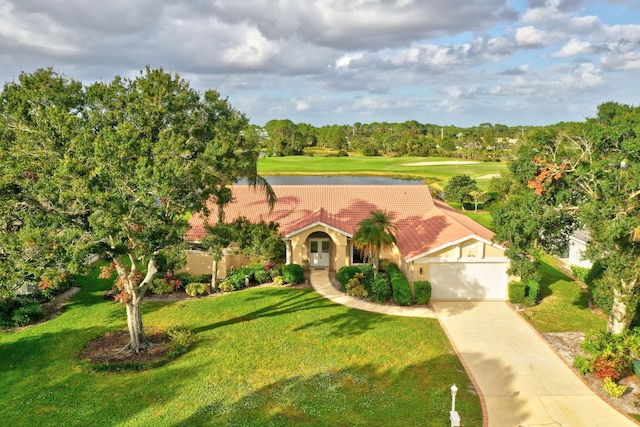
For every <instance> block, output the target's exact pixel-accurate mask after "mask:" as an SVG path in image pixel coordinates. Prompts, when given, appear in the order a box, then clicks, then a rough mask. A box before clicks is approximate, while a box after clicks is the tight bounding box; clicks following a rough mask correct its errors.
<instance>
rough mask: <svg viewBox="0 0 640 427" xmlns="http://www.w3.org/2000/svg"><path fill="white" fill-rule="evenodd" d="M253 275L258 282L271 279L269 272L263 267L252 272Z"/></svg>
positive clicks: (265, 281)
mask: <svg viewBox="0 0 640 427" xmlns="http://www.w3.org/2000/svg"><path fill="white" fill-rule="evenodd" d="M253 277H255V279H256V282H258V283H267V282H270V281H271V274H269V272H268V271H267V270H265V269H264V268H263V269H262V270H256V271H255V272H254V273H253Z"/></svg>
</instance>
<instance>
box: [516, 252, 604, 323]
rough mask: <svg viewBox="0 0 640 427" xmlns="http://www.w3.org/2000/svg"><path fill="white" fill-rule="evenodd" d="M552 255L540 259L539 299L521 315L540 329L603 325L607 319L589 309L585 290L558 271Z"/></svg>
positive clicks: (556, 262) (557, 265)
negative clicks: (540, 298)
mask: <svg viewBox="0 0 640 427" xmlns="http://www.w3.org/2000/svg"><path fill="white" fill-rule="evenodd" d="M560 269H561V267H560V266H559V261H557V260H556V259H555V258H554V257H552V256H545V257H543V258H542V259H541V265H540V272H541V273H542V280H541V282H540V293H541V296H542V300H541V301H540V303H539V304H538V305H536V306H534V307H528V308H526V309H525V311H524V312H523V315H524V316H525V317H526V318H527V319H528V320H529V322H530V323H531V324H532V325H533V327H534V328H536V329H537V330H538V331H539V332H566V331H584V332H587V331H595V330H603V329H605V327H606V323H607V321H606V319H605V318H603V317H600V316H598V315H596V314H595V313H594V312H592V311H591V310H590V309H589V306H588V294H587V291H586V290H584V289H582V288H581V287H580V286H579V285H578V283H576V282H575V281H574V280H573V279H572V278H571V277H569V276H568V275H567V274H565V273H562V272H561V271H560Z"/></svg>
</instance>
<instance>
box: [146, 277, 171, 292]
mask: <svg viewBox="0 0 640 427" xmlns="http://www.w3.org/2000/svg"><path fill="white" fill-rule="evenodd" d="M149 289H150V290H151V292H153V293H154V294H156V295H165V294H170V293H171V292H173V282H171V281H168V280H165V279H164V278H157V279H153V282H151V284H150V285H149Z"/></svg>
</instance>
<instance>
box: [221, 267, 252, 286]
mask: <svg viewBox="0 0 640 427" xmlns="http://www.w3.org/2000/svg"><path fill="white" fill-rule="evenodd" d="M252 277H253V271H252V270H251V269H250V268H248V267H240V268H238V269H237V270H235V271H233V272H232V273H229V274H228V275H227V279H226V280H227V281H228V282H229V283H231V284H232V285H233V287H234V289H235V290H238V289H242V288H244V287H245V281H246V279H247V278H248V279H249V282H251V279H252Z"/></svg>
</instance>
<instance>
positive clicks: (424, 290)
mask: <svg viewBox="0 0 640 427" xmlns="http://www.w3.org/2000/svg"><path fill="white" fill-rule="evenodd" d="M413 291H414V295H415V300H416V304H429V301H431V283H430V282H428V281H426V280H424V281H417V282H414V283H413Z"/></svg>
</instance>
